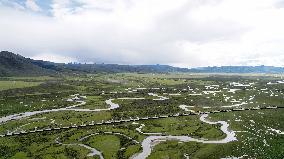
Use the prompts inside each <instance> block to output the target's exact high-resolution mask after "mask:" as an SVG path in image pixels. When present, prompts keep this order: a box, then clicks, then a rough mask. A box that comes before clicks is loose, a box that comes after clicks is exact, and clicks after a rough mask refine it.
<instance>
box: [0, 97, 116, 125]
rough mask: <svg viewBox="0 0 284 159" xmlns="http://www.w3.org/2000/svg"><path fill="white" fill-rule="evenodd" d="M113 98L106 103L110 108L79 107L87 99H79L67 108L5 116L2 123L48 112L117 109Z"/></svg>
mask: <svg viewBox="0 0 284 159" xmlns="http://www.w3.org/2000/svg"><path fill="white" fill-rule="evenodd" d="M112 100H113V99H108V100H106V101H105V102H106V104H108V105H110V107H109V108H106V109H81V108H79V109H77V108H75V107H78V106H82V105H85V104H86V102H85V101H77V102H78V103H79V104H75V105H72V106H69V107H66V108H58V109H49V110H40V111H32V112H24V113H19V114H13V115H9V116H5V117H1V118H0V124H2V123H5V122H8V121H10V120H19V119H22V118H25V117H29V116H32V115H36V114H41V113H48V112H58V111H78V112H99V111H106V110H112V109H116V108H118V107H119V105H118V104H116V103H113V102H112Z"/></svg>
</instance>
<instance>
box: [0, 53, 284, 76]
mask: <svg viewBox="0 0 284 159" xmlns="http://www.w3.org/2000/svg"><path fill="white" fill-rule="evenodd" d="M122 72H135V73H171V72H191V73H284V68H283V67H273V66H221V67H198V68H192V69H187V68H179V67H173V66H169V65H118V64H80V63H79V64H78V63H76V64H74V63H69V64H64V63H54V62H49V61H42V60H33V59H30V58H25V57H23V56H21V55H18V54H14V53H11V52H8V51H1V52H0V76H37V75H57V74H74V73H76V74H84V73H122Z"/></svg>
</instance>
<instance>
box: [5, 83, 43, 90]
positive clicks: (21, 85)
mask: <svg viewBox="0 0 284 159" xmlns="http://www.w3.org/2000/svg"><path fill="white" fill-rule="evenodd" d="M39 84H41V82H24V81H0V91H2V90H7V89H15V88H25V87H33V86H38V85H39Z"/></svg>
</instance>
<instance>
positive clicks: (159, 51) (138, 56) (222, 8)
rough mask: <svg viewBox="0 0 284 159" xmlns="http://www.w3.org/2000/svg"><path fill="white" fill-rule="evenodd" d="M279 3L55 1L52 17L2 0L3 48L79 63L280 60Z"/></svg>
mask: <svg viewBox="0 0 284 159" xmlns="http://www.w3.org/2000/svg"><path fill="white" fill-rule="evenodd" d="M33 2H34V1H33ZM281 4H282V3H280V1H279V0H250V1H247V0H238V1H236V0H202V1H200V0H175V1H171V0H139V1H136V0H53V1H52V4H51V10H50V13H51V14H52V16H46V15H44V14H35V13H31V12H26V11H24V10H15V9H13V8H10V7H6V6H4V5H0V19H1V21H0V25H1V30H0V35H1V37H3V38H1V39H0V48H2V49H5V50H11V51H15V52H17V53H20V54H23V55H25V56H29V57H37V56H38V55H40V54H47V53H51V54H53V55H60V56H63V57H65V58H68V59H71V60H75V61H82V62H92V61H94V62H105V63H123V64H156V63H160V64H174V65H176V66H187V67H194V66H207V65H258V64H266V65H281V66H282V65H283V64H282V63H284V58H278V57H280V56H281V55H282V54H283V52H284V45H283V43H284V30H283V29H282V28H284V22H282V21H283V19H284V9H282V8H281ZM38 57H43V58H47V57H46V56H38ZM281 57H282V56H281Z"/></svg>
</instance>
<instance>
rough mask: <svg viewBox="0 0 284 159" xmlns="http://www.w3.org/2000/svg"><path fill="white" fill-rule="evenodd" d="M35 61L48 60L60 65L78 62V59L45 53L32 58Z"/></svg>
mask: <svg viewBox="0 0 284 159" xmlns="http://www.w3.org/2000/svg"><path fill="white" fill-rule="evenodd" d="M30 58H32V59H35V60H42V59H44V60H46V61H52V62H58V63H69V62H76V59H74V58H70V57H64V56H61V55H55V54H53V53H43V54H38V55H35V56H32V57H30Z"/></svg>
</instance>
